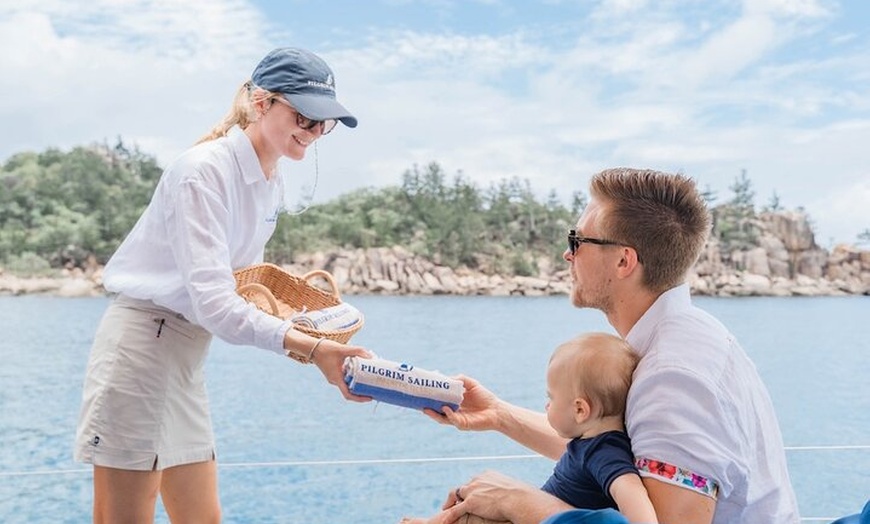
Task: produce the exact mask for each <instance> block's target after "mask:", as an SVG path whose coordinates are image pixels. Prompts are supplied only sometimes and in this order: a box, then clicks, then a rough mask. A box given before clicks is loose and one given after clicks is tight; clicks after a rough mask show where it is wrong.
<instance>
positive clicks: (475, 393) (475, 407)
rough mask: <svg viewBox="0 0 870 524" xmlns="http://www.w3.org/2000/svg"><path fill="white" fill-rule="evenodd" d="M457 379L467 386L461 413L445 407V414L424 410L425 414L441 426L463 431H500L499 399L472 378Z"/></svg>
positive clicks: (458, 377)
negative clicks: (449, 426) (444, 425)
mask: <svg viewBox="0 0 870 524" xmlns="http://www.w3.org/2000/svg"><path fill="white" fill-rule="evenodd" d="M455 378H456V379H457V380H461V381H462V384H463V385H464V386H465V394H464V396H463V397H462V404H461V405H460V406H459V411H453V410H452V409H450V408H449V407H447V406H445V407H444V408H443V409H444V414H441V413H438V412H437V411H433V410H431V409H425V410H423V411H424V413H426V415H427V416H428V417H429V418H431V419H432V420H434V421H435V422H438V423H439V424H447V425H451V426H455V427H456V428H458V429H460V430H462V431H486V430H491V429H498V412H497V408H498V406H499V404H500V400H499V398H498V397H496V396H495V394H493V393H492V392H491V391H490V390H488V389H486V388H485V387H483V386H482V385H481V384H480V382H478V381H477V380H475V379H473V378H471V377H466V376H465V375H459V376H457V377H455Z"/></svg>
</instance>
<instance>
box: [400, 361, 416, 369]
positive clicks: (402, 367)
mask: <svg viewBox="0 0 870 524" xmlns="http://www.w3.org/2000/svg"><path fill="white" fill-rule="evenodd" d="M412 369H414V366H412V365H411V364H405V363H404V362H402V363H401V364H399V371H411V370H412Z"/></svg>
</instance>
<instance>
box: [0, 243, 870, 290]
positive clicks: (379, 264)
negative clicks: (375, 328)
mask: <svg viewBox="0 0 870 524" xmlns="http://www.w3.org/2000/svg"><path fill="white" fill-rule="evenodd" d="M836 257H839V258H840V259H842V261H843V264H838V265H830V266H828V267H827V271H826V273H825V274H819V275H818V276H812V275H807V274H803V273H799V274H797V275H795V276H794V277H788V276H784V275H778V274H774V273H773V272H770V271H767V272H764V271H763V270H761V269H757V268H756V269H755V272H753V271H749V270H728V269H727V268H725V267H714V266H715V265H712V264H705V261H704V259H702V260H701V261H699V263H698V264H696V266H695V268H694V270H693V271H692V273H691V274H690V276H689V283H690V285H691V287H692V292H693V294H695V295H706V296H844V295H870V252H867V251H863V252H861V251H856V250H854V249H852V248H846V247H842V248H837V249H835V250H834V252H833V254H832V255H831V258H836ZM754 263H758V262H757V261H756V262H754ZM549 265H552V264H551V263H550V264H548V263H547V262H546V261H545V260H540V261H539V267H542V268H543V270H542V271H541V273H540V274H539V275H537V276H533V277H529V276H502V275H487V274H484V273H481V272H478V271H472V270H469V269H467V268H459V269H455V270H454V269H452V268H449V267H445V266H439V265H436V264H434V263H432V262H430V261H428V260H425V259H422V258H420V257H416V256H414V255H412V254H411V253H409V252H407V251H405V250H404V249H402V248H400V247H393V248H372V249H358V250H351V251H338V252H331V253H314V254H311V255H306V256H303V257H300V258H299V259H298V260H297V261H296V262H295V263H294V264H291V265H286V266H284V267H285V269H286V270H287V271H289V272H291V273H293V274H296V275H303V274H305V273H307V272H308V271H311V270H313V269H325V270H327V271H329V272H330V273H332V275H333V276H334V277H335V280H336V283H337V285H338V287H339V291H340V292H341V294H342V295H487V296H511V295H519V296H546V295H566V294H568V293H569V292H570V289H571V281H570V275H569V273H568V271H567V269H566V268H564V267H562V268H558V269H557V268H553V267H548V266H549ZM844 265H845V266H847V267H848V268H849V270H848V272H846V271H844V270H843V269H842V267H841V266H844ZM834 268H836V269H834ZM315 283H316V282H315ZM29 294H45V295H54V296H59V297H94V296H101V295H104V294H105V290H104V289H103V287H102V268H95V269H93V270H90V271H83V270H80V269H73V270H64V271H62V274H61V275H60V276H57V277H31V278H22V277H18V276H15V275H10V274H5V273H0V295H29Z"/></svg>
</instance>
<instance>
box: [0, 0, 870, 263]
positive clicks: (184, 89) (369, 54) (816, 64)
mask: <svg viewBox="0 0 870 524" xmlns="http://www.w3.org/2000/svg"><path fill="white" fill-rule="evenodd" d="M13 4H14V5H13ZM284 46H295V47H304V48H307V49H310V50H312V51H314V52H315V53H317V54H318V55H320V56H321V57H323V58H324V59H325V60H326V61H327V62H328V63H329V65H330V66H331V67H332V69H333V71H334V73H335V81H336V88H337V94H338V99H339V101H341V102H342V104H344V105H345V106H346V107H347V108H348V109H350V111H351V112H353V113H354V115H355V116H356V117H357V118H358V119H359V122H360V123H359V126H358V127H357V128H356V129H349V128H345V127H343V126H341V125H339V127H338V128H337V129H336V130H335V131H334V132H333V133H332V134H330V135H329V136H326V137H324V138H323V139H322V140H321V141H319V144H318V148H317V162H316V164H315V162H314V155H312V154H311V152H310V151H309V155H308V158H307V159H306V160H305V161H303V162H301V163H299V164H296V165H293V166H289V167H288V166H282V169H284V168H286V172H287V174H288V176H290V177H292V178H293V179H294V180H295V181H297V183H298V184H299V189H298V191H299V194H300V197H299V198H303V197H304V196H306V195H309V194H310V193H309V192H308V191H310V190H312V189H316V192H315V196H314V204H317V203H322V202H326V201H328V200H330V199H332V198H334V197H336V196H338V195H340V194H343V193H346V192H348V191H350V190H353V189H357V188H360V187H383V186H387V185H398V184H400V183H401V180H402V174H403V173H404V172H406V171H407V170H409V169H413V168H414V167H415V166H416V167H420V168H425V166H427V165H428V164H430V163H431V162H437V163H438V164H439V165H440V166H441V167H442V168H443V169H444V171H445V173H446V174H447V175H448V177H450V178H452V177H453V176H455V175H458V174H461V175H462V176H464V177H466V178H467V179H469V180H471V181H473V182H474V183H476V184H477V185H478V186H479V187H481V188H487V187H489V186H491V185H493V184H497V183H499V182H501V181H504V180H509V179H512V178H519V179H521V180H528V181H529V183H530V185H531V187H532V188H533V189H534V190H535V191H536V192H537V193H538V194H539V195H540V196H541V199H543V198H544V197H545V196H546V195H547V194H548V193H549V192H550V191H556V193H557V194H558V195H560V196H561V197H562V198H563V199H564V201H565V202H566V203H567V202H568V200H569V198H570V196H571V194H572V193H573V192H575V191H584V192H586V187H587V182H588V179H589V177H590V176H591V175H592V174H594V173H595V172H597V171H599V170H601V169H605V168H608V167H616V166H630V167H638V168H652V169H658V170H663V171H669V172H681V173H684V174H686V175H689V176H691V177H693V178H695V179H696V180H697V181H698V184H699V186H700V187H701V188H702V189H703V190H705V191H711V192H712V193H713V194H715V195H716V197H717V202H724V201H726V200H727V199H728V198H730V196H731V195H732V191H731V189H730V188H731V187H732V186H733V185H734V183H735V181H736V180H737V179H738V177H740V176H741V173H744V172H745V173H746V176H747V177H748V178H749V180H750V181H751V183H752V189H753V190H754V191H755V203H756V206H757V207H759V208H760V207H763V206H765V205H768V204H770V203H771V202H772V200H773V199H774V195H776V198H778V200H779V204H780V205H781V206H782V207H783V208H785V209H797V208H803V209H805V210H806V212H807V213H808V215H809V217H810V219H811V221H812V224H813V225H814V229H815V232H816V241H817V243H818V244H819V245H821V246H823V247H826V248H830V247H832V246H833V245H834V244H835V243H839V242H848V243H854V242H855V241H856V239H857V235H858V234H859V233H860V232H862V231H864V230H866V229H868V228H870V2H866V1H865V0H850V1H848V0H847V1H835V0H743V1H732V0H597V1H596V0H525V1H520V0H517V1H509V0H467V1H453V0H416V1H414V0H367V1H361V0H336V1H331V0H318V1H314V0H305V1H303V0H275V1H268V0H178V1H173V0H17V1H16V2H4V3H3V4H2V6H0V49H3V52H2V53H0V122H2V123H3V125H0V162H4V161H5V160H6V159H8V158H9V157H10V156H12V155H14V154H16V153H21V152H24V151H36V152H40V151H44V150H45V149H48V148H60V149H62V150H69V149H70V148H73V147H76V146H82V145H88V144H92V143H108V144H110V145H114V144H115V143H116V142H117V141H118V139H119V138H120V139H121V140H123V141H124V143H125V144H127V145H128V146H132V145H135V146H137V147H139V149H140V150H142V151H143V152H145V153H148V154H152V155H154V156H155V157H156V158H157V159H158V161H159V162H160V164H161V165H162V166H165V165H167V164H168V163H169V162H170V161H171V160H172V159H173V158H174V157H175V156H177V155H178V154H180V153H181V152H182V151H183V150H184V149H185V148H187V147H189V146H190V145H191V144H192V143H193V142H195V141H196V140H197V139H198V138H199V137H200V136H202V135H203V134H204V133H206V132H207V131H208V130H209V129H210V128H211V127H212V126H213V125H214V124H216V123H217V122H218V121H219V120H220V119H221V118H222V117H223V115H224V114H225V113H226V112H227V111H228V110H229V107H230V103H231V100H232V97H233V95H234V93H235V91H236V89H237V88H238V87H239V85H241V84H242V83H243V82H244V81H246V80H247V79H249V78H250V75H251V72H252V71H253V69H254V67H255V66H256V64H257V62H258V61H259V60H260V58H262V57H263V56H264V55H265V54H266V53H268V52H269V51H270V50H271V49H273V48H275V47H284Z"/></svg>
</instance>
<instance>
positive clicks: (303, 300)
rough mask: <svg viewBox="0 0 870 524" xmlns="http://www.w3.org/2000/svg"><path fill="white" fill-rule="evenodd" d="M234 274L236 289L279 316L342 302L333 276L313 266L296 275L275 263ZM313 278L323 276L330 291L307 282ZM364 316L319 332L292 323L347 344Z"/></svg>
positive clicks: (312, 334) (241, 270) (318, 336)
mask: <svg viewBox="0 0 870 524" xmlns="http://www.w3.org/2000/svg"><path fill="white" fill-rule="evenodd" d="M233 274H234V275H235V277H236V292H238V294H239V295H241V296H242V297H244V298H245V300H247V301H248V302H252V303H253V304H254V305H256V306H257V307H258V308H259V309H261V310H262V311H265V312H266V313H269V314H270V315H274V316H276V317H278V318H283V319H287V318H289V317H290V316H291V315H293V314H294V313H297V312H299V311H302V310H303V309H305V310H306V311H312V310H316V309H323V308H327V307H331V306H337V305H339V304H340V303H341V295H340V294H339V292H338V285H336V283H335V279H334V278H333V277H332V275H331V274H330V273H329V272H327V271H323V270H322V269H316V270H314V271H310V272H308V273H306V274H305V275H303V276H301V277H299V276H296V275H292V274H290V273H288V272H286V271H284V270H283V269H281V268H280V267H278V266H276V265H275V264H256V265H253V266H249V267H246V268H243V269H240V270H238V271H236V272H235V273H233ZM315 277H322V278H323V279H325V280H326V281H327V282H328V283H329V285H330V287H331V288H332V292H331V293H329V292H326V291H324V290H323V289H320V288H319V287H315V286H313V285H311V284H310V283H309V280H310V279H312V278H315ZM363 322H364V320H363V318H362V317H360V321H359V322H358V323H356V324H354V325H353V326H351V327H349V328H347V329H343V330H337V331H319V330H316V329H312V328H309V327H306V326H295V328H294V329H296V330H298V331H301V332H302V333H307V334H308V335H311V336H312V337H317V338H320V337H326V338H329V339H332V340H336V341H338V342H341V343H342V344H346V343H347V342H348V341H349V340H350V337H352V336H353V335H354V334H356V332H357V331H359V330H360V329H361V328H362V326H363Z"/></svg>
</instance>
